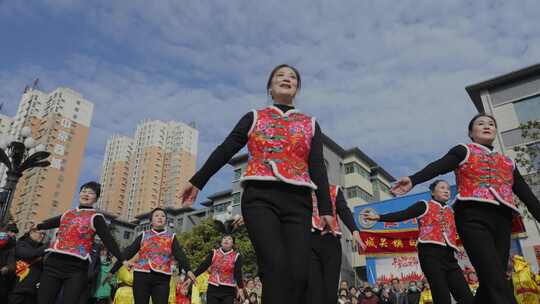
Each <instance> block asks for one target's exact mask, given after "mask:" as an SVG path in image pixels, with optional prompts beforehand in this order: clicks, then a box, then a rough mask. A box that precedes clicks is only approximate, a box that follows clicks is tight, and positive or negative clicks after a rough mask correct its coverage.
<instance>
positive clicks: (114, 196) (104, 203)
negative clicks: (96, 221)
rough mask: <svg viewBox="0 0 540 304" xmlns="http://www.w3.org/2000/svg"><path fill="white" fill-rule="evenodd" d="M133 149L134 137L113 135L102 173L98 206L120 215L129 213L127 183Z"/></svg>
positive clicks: (106, 150) (108, 144) (106, 151)
mask: <svg viewBox="0 0 540 304" xmlns="http://www.w3.org/2000/svg"><path fill="white" fill-rule="evenodd" d="M132 149H133V139H131V138H129V137H125V136H118V135H113V136H112V137H111V138H110V139H109V140H108V141H107V147H106V148H105V159H104V160H103V166H102V175H101V187H102V190H103V191H102V193H101V197H100V201H99V203H98V206H99V208H100V209H102V210H107V211H108V212H110V213H111V214H113V215H115V216H118V217H121V216H122V215H123V214H125V213H127V202H128V195H127V184H128V176H129V159H130V156H131V151H132Z"/></svg>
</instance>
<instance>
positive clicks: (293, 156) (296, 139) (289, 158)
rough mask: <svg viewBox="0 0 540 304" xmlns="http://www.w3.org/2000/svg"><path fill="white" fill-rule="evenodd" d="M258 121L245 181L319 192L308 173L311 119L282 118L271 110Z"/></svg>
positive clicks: (259, 113) (259, 115) (251, 138)
mask: <svg viewBox="0 0 540 304" xmlns="http://www.w3.org/2000/svg"><path fill="white" fill-rule="evenodd" d="M256 118H257V119H256V121H255V126H254V128H253V131H252V132H251V133H250V135H249V140H248V151H249V155H250V159H249V161H248V166H247V169H246V172H245V174H244V176H243V178H242V179H243V180H247V179H275V180H281V181H284V182H287V183H291V184H295V185H302V186H308V187H311V188H313V189H316V187H315V185H314V184H313V182H312V181H311V178H310V177H309V172H308V158H309V152H310V149H311V140H312V137H313V132H314V130H313V122H312V118H311V117H309V116H307V115H304V114H302V113H290V114H289V115H281V113H279V111H278V110H276V109H275V108H272V107H269V108H265V109H262V110H259V111H257V115H256Z"/></svg>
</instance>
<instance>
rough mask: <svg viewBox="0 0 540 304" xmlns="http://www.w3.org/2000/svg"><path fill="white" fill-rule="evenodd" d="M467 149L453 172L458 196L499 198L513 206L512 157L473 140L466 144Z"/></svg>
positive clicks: (497, 199)
mask: <svg viewBox="0 0 540 304" xmlns="http://www.w3.org/2000/svg"><path fill="white" fill-rule="evenodd" d="M467 149H468V150H469V156H468V159H467V161H466V162H465V163H463V164H462V165H460V166H459V168H458V169H456V172H455V173H456V182H457V185H458V195H459V199H462V200H464V199H471V200H475V199H476V200H483V201H488V202H495V203H499V202H500V203H503V204H506V205H508V206H510V207H511V208H514V209H515V208H516V204H515V202H514V200H513V196H512V185H513V184H514V175H513V174H514V172H513V170H514V164H513V162H512V160H511V159H510V158H508V157H506V156H504V155H502V154H500V153H498V152H493V151H489V150H488V149H486V148H483V147H480V146H478V145H476V144H467Z"/></svg>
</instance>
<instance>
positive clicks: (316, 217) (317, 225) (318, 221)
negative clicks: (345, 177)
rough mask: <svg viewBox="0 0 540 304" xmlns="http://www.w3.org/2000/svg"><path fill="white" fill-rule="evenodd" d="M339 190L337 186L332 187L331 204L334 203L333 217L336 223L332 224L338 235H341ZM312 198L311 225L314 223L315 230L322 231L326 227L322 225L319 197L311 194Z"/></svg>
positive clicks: (313, 193)
mask: <svg viewBox="0 0 540 304" xmlns="http://www.w3.org/2000/svg"><path fill="white" fill-rule="evenodd" d="M338 190H339V188H338V187H337V186H336V185H330V202H331V203H332V216H333V217H334V221H333V222H332V228H333V229H334V231H336V232H337V233H338V234H341V228H340V226H339V219H338V217H337V213H336V198H337V193H338ZM311 197H312V203H313V212H312V217H311V223H312V226H313V228H315V229H317V230H320V231H322V230H323V228H324V227H322V224H321V217H320V216H319V204H318V202H317V196H316V195H315V192H312V193H311ZM326 231H327V232H329V231H330V229H328V227H326Z"/></svg>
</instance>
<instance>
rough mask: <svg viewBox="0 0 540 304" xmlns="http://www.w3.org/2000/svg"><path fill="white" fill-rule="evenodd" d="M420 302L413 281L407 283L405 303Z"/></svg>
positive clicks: (415, 303) (418, 292) (413, 303)
mask: <svg viewBox="0 0 540 304" xmlns="http://www.w3.org/2000/svg"><path fill="white" fill-rule="evenodd" d="M419 301H420V290H418V287H417V286H416V283H415V282H414V281H412V282H409V288H408V289H407V303H408V304H418V302H419Z"/></svg>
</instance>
